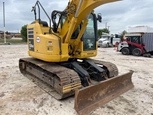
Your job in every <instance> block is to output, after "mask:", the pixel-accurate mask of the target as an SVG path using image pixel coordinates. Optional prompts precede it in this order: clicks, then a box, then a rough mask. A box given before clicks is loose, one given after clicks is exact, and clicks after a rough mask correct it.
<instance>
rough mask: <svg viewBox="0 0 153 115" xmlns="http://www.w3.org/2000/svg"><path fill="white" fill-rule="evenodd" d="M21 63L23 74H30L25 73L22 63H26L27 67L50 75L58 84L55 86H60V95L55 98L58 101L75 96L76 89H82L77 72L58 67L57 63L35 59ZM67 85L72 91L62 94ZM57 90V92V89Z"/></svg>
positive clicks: (21, 61) (23, 60)
mask: <svg viewBox="0 0 153 115" xmlns="http://www.w3.org/2000/svg"><path fill="white" fill-rule="evenodd" d="M19 63H20V65H19V67H20V71H21V72H22V73H23V74H29V73H28V72H27V71H25V70H24V69H22V63H25V64H26V66H27V67H28V66H29V65H30V66H33V67H34V68H35V69H39V70H41V71H42V72H43V74H44V73H48V75H49V77H52V78H51V79H54V82H56V83H54V84H55V85H59V86H57V87H58V89H57V92H58V93H59V94H56V95H58V97H55V98H56V99H63V98H65V97H68V96H71V95H74V89H76V88H80V87H82V86H81V81H80V77H79V76H78V74H77V73H76V72H75V71H73V70H71V69H68V68H66V67H63V66H60V65H57V64H55V63H47V62H43V61H40V60H37V59H34V58H22V59H20V61H19ZM31 71H32V70H31ZM26 76H27V77H30V76H29V75H26ZM35 77H36V76H35ZM30 79H32V80H36V79H37V78H32V77H30ZM37 81H38V79H37ZM58 81H59V82H58ZM45 82H46V81H45ZM37 85H38V84H37ZM39 85H41V84H40V83H39ZM49 85H50V86H52V87H54V86H53V85H52V84H49ZM67 85H68V86H70V87H69V88H70V89H68V90H70V91H69V92H66V93H63V92H62V90H63V86H65V87H66V86H67ZM40 87H42V86H40ZM46 87H47V86H46ZM44 90H45V89H44ZM55 90H56V88H55ZM46 92H48V91H46ZM50 94H51V93H50ZM51 95H52V94H51ZM52 96H53V97H54V95H52Z"/></svg>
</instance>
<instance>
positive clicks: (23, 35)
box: [21, 25, 27, 41]
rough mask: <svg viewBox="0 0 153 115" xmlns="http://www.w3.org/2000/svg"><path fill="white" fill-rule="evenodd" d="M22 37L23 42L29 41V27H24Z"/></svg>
mask: <svg viewBox="0 0 153 115" xmlns="http://www.w3.org/2000/svg"><path fill="white" fill-rule="evenodd" d="M21 36H22V40H23V41H27V25H24V26H22V28H21Z"/></svg>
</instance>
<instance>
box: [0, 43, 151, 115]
mask: <svg viewBox="0 0 153 115" xmlns="http://www.w3.org/2000/svg"><path fill="white" fill-rule="evenodd" d="M23 57H28V54H27V45H0V115H77V113H76V112H75V110H74V109H73V108H74V107H73V104H74V100H73V97H70V98H68V99H66V100H63V101H57V100H56V99H54V98H53V97H51V96H50V95H48V94H47V93H45V92H44V91H43V90H41V89H40V88H39V87H37V86H36V85H35V84H34V83H32V82H31V81H30V80H29V79H27V78H26V77H24V76H23V75H22V74H21V73H20V71H19V69H18V60H19V58H23ZM95 59H98V60H103V61H110V62H112V63H114V64H116V65H117V67H118V68H119V74H123V73H126V72H128V71H129V70H134V71H135V72H134V74H133V77H132V81H133V83H134V86H135V87H134V88H133V89H131V90H129V91H128V92H126V93H124V94H123V95H121V96H119V97H117V98H116V99H114V100H112V101H111V102H109V103H107V104H105V105H103V106H101V107H99V108H98V109H96V110H95V111H93V112H92V113H91V114H90V115H153V58H145V57H135V56H124V55H121V54H120V53H119V52H116V51H115V50H114V49H113V48H100V49H98V56H97V57H95Z"/></svg>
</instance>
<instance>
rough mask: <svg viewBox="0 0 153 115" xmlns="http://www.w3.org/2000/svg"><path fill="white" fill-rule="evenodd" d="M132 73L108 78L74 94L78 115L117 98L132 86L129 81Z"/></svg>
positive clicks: (85, 113)
mask: <svg viewBox="0 0 153 115" xmlns="http://www.w3.org/2000/svg"><path fill="white" fill-rule="evenodd" d="M132 74H133V71H130V72H128V73H126V74H123V75H120V76H117V77H113V78H110V79H108V80H105V81H102V82H100V83H97V84H95V85H92V86H89V87H85V88H83V89H80V90H76V92H75V105H74V108H75V110H76V111H77V113H78V114H79V115H87V114H88V113H90V112H91V111H92V110H94V109H96V108H97V107H99V106H102V105H104V104H106V103H107V102H109V101H111V100H112V99H114V98H116V97H118V96H119V95H121V94H123V93H124V92H126V91H128V90H129V89H131V88H133V87H134V85H133V83H132V81H131V77H132Z"/></svg>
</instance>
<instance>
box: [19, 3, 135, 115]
mask: <svg viewBox="0 0 153 115" xmlns="http://www.w3.org/2000/svg"><path fill="white" fill-rule="evenodd" d="M115 1H118V0H70V1H69V2H68V5H67V7H66V8H65V9H64V10H63V11H57V10H54V11H53V12H52V13H51V16H49V15H48V14H47V13H46V11H45V9H44V8H43V6H42V5H41V3H40V2H39V1H37V2H36V4H35V6H34V7H33V8H32V11H33V12H34V15H35V21H34V22H32V23H31V24H29V25H28V26H27V38H28V54H29V56H31V57H29V58H21V59H20V60H19V68H20V71H21V73H23V74H24V75H25V76H26V77H28V78H30V79H31V80H32V81H33V82H35V83H36V84H37V85H38V86H39V87H40V88H42V89H43V90H44V91H46V92H47V93H49V94H50V95H52V96H53V97H54V98H56V99H64V98H67V97H69V96H73V95H75V103H74V108H75V110H76V111H77V113H78V114H80V115H86V114H88V113H90V112H91V111H92V110H94V109H96V108H97V107H99V106H101V105H103V104H105V103H107V102H108V101H110V100H112V99H114V98H116V97H118V96H119V95H121V94H122V93H124V92H126V91H128V90H129V89H131V88H133V83H132V81H131V77H132V74H133V71H130V72H128V73H126V74H123V75H119V76H118V69H117V67H116V65H114V64H112V63H110V62H105V61H99V60H94V59H91V58H90V57H94V56H96V55H97V47H98V46H97V45H98V44H97V22H98V21H100V22H101V19H102V17H101V15H100V14H98V15H96V14H95V13H94V10H93V9H95V8H96V7H98V6H100V5H102V4H105V3H110V2H115ZM41 9H42V11H44V13H45V14H46V16H47V17H48V19H49V25H48V22H47V21H43V20H42V19H41V17H42V16H41V13H40V12H41ZM37 12H38V14H37ZM101 56H102V55H101ZM29 76H30V77H29ZM52 89H53V90H52Z"/></svg>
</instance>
